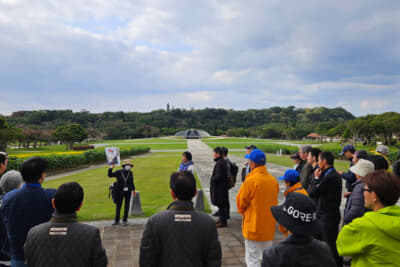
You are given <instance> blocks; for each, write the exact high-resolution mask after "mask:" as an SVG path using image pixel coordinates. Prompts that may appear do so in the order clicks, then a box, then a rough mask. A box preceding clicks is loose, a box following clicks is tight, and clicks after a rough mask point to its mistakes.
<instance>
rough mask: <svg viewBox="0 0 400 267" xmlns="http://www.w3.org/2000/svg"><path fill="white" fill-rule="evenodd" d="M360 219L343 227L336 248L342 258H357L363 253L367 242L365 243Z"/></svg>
mask: <svg viewBox="0 0 400 267" xmlns="http://www.w3.org/2000/svg"><path fill="white" fill-rule="evenodd" d="M359 220H360V219H359V218H357V219H355V220H353V221H352V222H351V223H349V224H347V225H345V226H343V228H342V230H341V231H340V233H339V235H338V237H337V240H336V247H337V250H338V253H339V255H340V256H355V255H358V254H360V253H363V251H364V247H365V245H366V242H365V241H363V235H362V230H360V228H361V225H360V223H359Z"/></svg>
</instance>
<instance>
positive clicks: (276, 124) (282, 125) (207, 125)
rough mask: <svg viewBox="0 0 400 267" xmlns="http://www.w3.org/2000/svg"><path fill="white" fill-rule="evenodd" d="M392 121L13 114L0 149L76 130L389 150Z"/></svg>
mask: <svg viewBox="0 0 400 267" xmlns="http://www.w3.org/2000/svg"><path fill="white" fill-rule="evenodd" d="M396 116H399V114H398V113H393V112H391V113H384V114H380V115H368V116H364V117H360V118H356V117H355V116H354V115H353V114H351V113H350V112H348V111H346V110H345V109H343V108H340V107H338V108H325V107H318V108H295V107H294V106H289V107H271V108H268V109H250V110H245V111H237V110H232V109H229V110H227V109H215V108H206V109H199V110H196V109H190V110H186V109H172V110H170V109H167V110H162V109H160V110H155V111H152V112H147V113H139V112H122V111H120V112H103V113H90V112H88V111H80V112H73V111H72V110H38V111H18V112H14V113H12V114H11V115H10V116H7V117H3V118H2V119H1V120H0V143H2V144H3V146H4V143H5V141H4V140H5V139H7V136H8V142H9V141H16V142H17V143H18V145H19V146H25V147H30V146H36V145H41V144H43V143H49V142H54V141H57V140H62V138H61V137H60V134H58V135H57V134H56V133H55V132H56V129H58V128H59V127H65V126H67V125H71V124H78V125H81V126H82V127H83V128H84V129H85V133H86V135H84V136H85V138H84V139H87V138H88V139H97V140H99V139H130V138H145V137H157V136H162V135H173V134H175V133H176V132H178V131H180V130H184V129H188V128H195V129H201V130H204V131H207V132H209V133H210V134H211V135H228V136H237V137H239V136H247V137H260V138H285V139H299V138H303V137H304V136H306V135H307V134H309V133H311V132H316V133H319V134H320V135H327V136H336V135H340V136H342V135H343V136H344V137H345V138H351V139H354V140H356V139H360V138H365V139H367V140H371V139H372V138H373V137H375V136H381V137H382V138H383V139H384V140H385V142H386V143H388V144H390V143H391V142H392V140H391V138H390V137H389V135H391V134H392V135H393V134H396V133H397V132H396V131H397V129H396V128H395V127H394V126H393V125H394V124H396V125H400V124H399V123H396V122H395V120H396V118H397V117H396ZM365 125H368V127H367V126H365ZM10 138H11V140H10ZM2 140H3V141H2ZM64 140H66V138H64ZM64 142H65V141H64ZM70 143H71V142H70ZM0 146H1V145H0ZM3 150H4V149H3Z"/></svg>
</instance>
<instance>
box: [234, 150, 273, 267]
mask: <svg viewBox="0 0 400 267" xmlns="http://www.w3.org/2000/svg"><path fill="white" fill-rule="evenodd" d="M246 158H247V159H249V165H250V169H251V172H250V173H249V174H248V175H247V176H246V179H245V180H244V182H243V184H242V186H241V187H240V190H239V193H238V194H237V196H236V204H237V208H238V212H239V213H240V214H241V215H242V218H243V219H242V233H243V237H244V244H245V250H246V256H245V259H246V264H247V266H248V267H258V266H260V264H261V259H262V252H263V250H264V249H266V248H268V247H270V246H271V245H272V240H273V239H274V235H275V229H276V220H275V219H274V217H273V216H272V213H271V209H270V208H271V207H272V206H275V205H277V204H278V193H279V185H278V182H277V181H276V179H275V177H273V176H272V175H271V174H269V173H268V171H267V168H266V167H265V164H266V157H265V154H264V152H262V151H261V150H259V149H253V150H252V151H251V153H250V154H249V155H246Z"/></svg>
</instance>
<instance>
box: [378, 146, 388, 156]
mask: <svg viewBox="0 0 400 267" xmlns="http://www.w3.org/2000/svg"><path fill="white" fill-rule="evenodd" d="M375 151H376V152H379V153H382V154H386V153H389V148H388V147H387V146H384V145H378V146H377V147H376V150H375Z"/></svg>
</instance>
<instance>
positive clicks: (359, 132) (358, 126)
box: [347, 118, 369, 145]
mask: <svg viewBox="0 0 400 267" xmlns="http://www.w3.org/2000/svg"><path fill="white" fill-rule="evenodd" d="M347 127H348V129H349V131H350V132H351V135H352V137H353V139H352V143H353V145H355V144H356V141H357V139H358V138H360V137H361V136H364V135H365V132H366V131H367V130H368V129H369V128H368V123H367V121H365V120H363V119H361V118H357V119H355V120H351V121H349V122H348V124H347Z"/></svg>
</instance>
